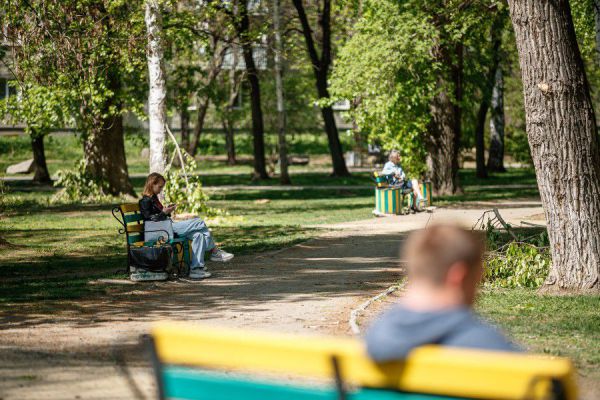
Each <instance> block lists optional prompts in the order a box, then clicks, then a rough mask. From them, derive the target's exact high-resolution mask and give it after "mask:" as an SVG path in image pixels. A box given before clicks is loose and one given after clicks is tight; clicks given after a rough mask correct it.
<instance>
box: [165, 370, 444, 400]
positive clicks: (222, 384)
mask: <svg viewBox="0 0 600 400" xmlns="http://www.w3.org/2000/svg"><path fill="white" fill-rule="evenodd" d="M162 384H163V389H164V391H165V393H164V395H165V397H166V398H172V399H188V400H206V399H210V400H237V399H239V400H242V399H243V400H282V399H285V400H338V399H339V393H338V392H337V390H336V389H335V388H334V387H332V386H331V385H328V386H324V385H321V386H316V387H315V386H313V387H309V386H308V385H304V386H300V385H296V386H292V385H290V384H285V383H284V384H281V383H272V382H266V381H264V380H262V381H258V380H248V379H243V378H241V377H236V376H232V375H231V374H228V375H225V374H214V373H211V372H206V371H198V370H195V369H191V368H181V367H166V368H164V369H163V382H162ZM347 397H348V399H349V400H444V399H451V398H450V397H440V396H432V395H426V394H418V393H405V392H398V391H391V390H378V389H358V390H352V391H350V392H349V393H348V396H347ZM452 399H455V398H452Z"/></svg>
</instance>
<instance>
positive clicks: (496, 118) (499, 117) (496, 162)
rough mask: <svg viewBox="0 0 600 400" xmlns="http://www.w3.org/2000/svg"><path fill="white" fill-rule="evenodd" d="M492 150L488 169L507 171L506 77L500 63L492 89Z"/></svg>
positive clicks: (489, 155)
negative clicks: (505, 125) (505, 164)
mask: <svg viewBox="0 0 600 400" xmlns="http://www.w3.org/2000/svg"><path fill="white" fill-rule="evenodd" d="M490 112H491V114H490V150H489V153H488V162H487V167H488V170H490V171H494V172H505V171H506V169H505V168H504V77H503V73H502V67H501V66H500V65H498V67H497V68H496V74H495V77H494V88H493V89H492V101H491V110H490Z"/></svg>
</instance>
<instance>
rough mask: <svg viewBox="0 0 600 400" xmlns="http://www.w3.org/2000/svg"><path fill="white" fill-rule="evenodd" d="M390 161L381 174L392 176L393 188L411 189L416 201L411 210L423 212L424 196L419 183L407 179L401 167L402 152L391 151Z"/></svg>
mask: <svg viewBox="0 0 600 400" xmlns="http://www.w3.org/2000/svg"><path fill="white" fill-rule="evenodd" d="M388 160H389V161H388V162H386V163H385V165H384V166H383V170H382V171H381V174H382V175H388V176H391V178H392V179H391V182H390V185H391V186H399V187H400V188H402V189H411V190H412V191H413V195H414V199H415V200H414V201H413V204H412V207H411V208H412V209H413V211H421V208H420V205H421V204H422V202H423V196H422V195H421V188H420V187H419V181H417V180H416V179H412V180H408V179H407V178H406V174H405V173H404V171H403V170H402V167H401V166H400V152H399V151H398V150H392V151H390V154H389V156H388Z"/></svg>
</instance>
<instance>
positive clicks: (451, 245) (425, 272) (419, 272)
mask: <svg viewBox="0 0 600 400" xmlns="http://www.w3.org/2000/svg"><path fill="white" fill-rule="evenodd" d="M484 252H485V241H484V236H483V234H482V233H481V232H476V231H472V230H468V229H465V228H461V227H459V226H456V225H434V226H432V227H429V228H425V229H422V230H420V231H417V232H414V233H412V234H411V235H410V236H409V237H408V239H407V241H406V243H405V245H404V248H403V251H402V253H403V256H404V259H405V260H406V268H407V272H408V278H409V279H412V278H415V279H421V280H425V281H428V282H429V283H431V284H433V285H437V286H439V285H442V284H443V283H444V281H445V279H446V275H447V274H448V270H449V269H450V267H451V266H452V265H453V264H455V263H457V262H464V263H465V264H466V265H467V267H468V268H469V272H470V273H474V272H476V271H477V269H478V268H480V266H481V262H482V259H483V255H484Z"/></svg>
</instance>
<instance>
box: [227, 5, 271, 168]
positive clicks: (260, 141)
mask: <svg viewBox="0 0 600 400" xmlns="http://www.w3.org/2000/svg"><path fill="white" fill-rule="evenodd" d="M237 13H238V14H237V16H236V18H235V21H236V22H235V26H236V31H237V37H238V39H239V40H240V41H241V45H242V55H243V57H244V64H245V66H246V79H247V80H248V84H249V86H250V106H251V110H252V144H253V152H254V179H268V178H269V174H268V173H267V164H266V162H265V128H264V120H263V112H262V105H261V99H260V78H259V75H258V68H257V67H256V63H255V62H254V40H253V35H252V32H251V29H250V16H249V15H248V5H247V2H246V1H245V0H242V1H239V2H238V3H237Z"/></svg>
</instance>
